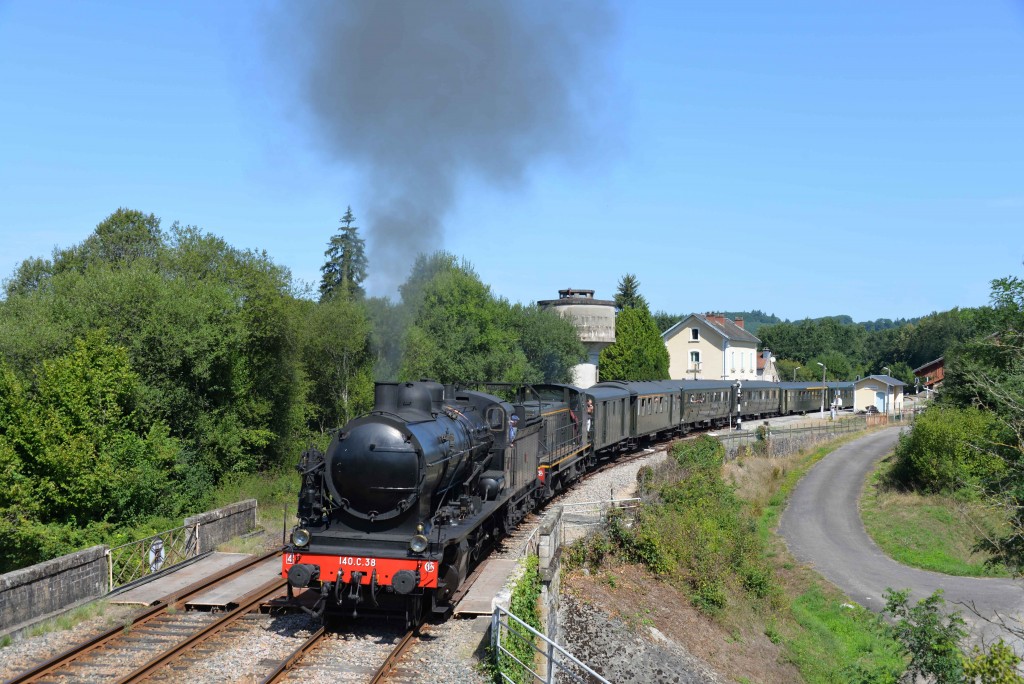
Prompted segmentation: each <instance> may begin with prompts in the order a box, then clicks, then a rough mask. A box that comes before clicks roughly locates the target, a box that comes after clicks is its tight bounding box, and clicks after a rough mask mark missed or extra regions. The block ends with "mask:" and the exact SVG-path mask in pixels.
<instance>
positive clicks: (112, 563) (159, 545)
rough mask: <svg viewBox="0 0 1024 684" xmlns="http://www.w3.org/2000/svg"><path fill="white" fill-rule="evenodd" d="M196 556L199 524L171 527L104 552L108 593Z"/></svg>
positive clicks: (197, 552)
mask: <svg viewBox="0 0 1024 684" xmlns="http://www.w3.org/2000/svg"><path fill="white" fill-rule="evenodd" d="M198 555H199V524H198V523H197V524H195V525H186V526H184V527H175V528H174V529H172V530H167V531H165V532H160V533H158V534H155V535H153V536H152V537H146V538H145V539H139V540H138V541H133V542H129V543H127V544H122V545H121V546H115V547H113V548H112V549H110V550H109V551H107V577H108V580H109V588H108V589H109V591H113V590H114V589H116V588H117V587H121V586H124V585H125V584H128V583H129V582H134V581H135V580H137V579H140V578H142V577H145V576H146V575H152V574H155V573H157V572H160V570H161V569H163V568H165V567H170V566H172V565H176V564H177V563H181V562H182V561H186V560H188V559H189V558H194V557H196V556H198Z"/></svg>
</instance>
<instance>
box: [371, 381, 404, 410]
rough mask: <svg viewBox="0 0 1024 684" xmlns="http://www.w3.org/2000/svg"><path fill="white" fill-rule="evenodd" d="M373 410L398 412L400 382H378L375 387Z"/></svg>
mask: <svg viewBox="0 0 1024 684" xmlns="http://www.w3.org/2000/svg"><path fill="white" fill-rule="evenodd" d="M373 410H374V411H384V412H385V413H398V383H397V382H378V383H377V384H376V385H374V387H373Z"/></svg>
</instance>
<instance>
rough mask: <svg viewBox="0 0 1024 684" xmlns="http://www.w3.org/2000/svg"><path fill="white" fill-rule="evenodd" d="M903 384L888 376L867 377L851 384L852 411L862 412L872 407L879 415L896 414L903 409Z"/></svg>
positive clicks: (904, 384)
mask: <svg viewBox="0 0 1024 684" xmlns="http://www.w3.org/2000/svg"><path fill="white" fill-rule="evenodd" d="M905 386H906V383H905V382H902V381H900V380H897V379H896V378H893V377H890V376H888V375H869V376H867V377H866V378H861V379H860V380H857V381H856V382H855V383H853V409H854V410H855V411H863V410H865V409H867V407H869V406H874V407H875V408H876V409H878V412H879V413H889V414H891V413H898V412H899V411H901V410H902V409H903V388H904V387H905Z"/></svg>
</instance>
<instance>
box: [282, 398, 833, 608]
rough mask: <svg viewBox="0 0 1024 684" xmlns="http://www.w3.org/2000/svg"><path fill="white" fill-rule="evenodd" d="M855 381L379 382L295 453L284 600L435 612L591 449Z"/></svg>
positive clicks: (618, 447) (736, 416) (787, 404)
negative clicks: (360, 403)
mask: <svg viewBox="0 0 1024 684" xmlns="http://www.w3.org/2000/svg"><path fill="white" fill-rule="evenodd" d="M852 392H853V385H852V383H828V385H821V384H820V383H818V385H817V386H815V385H814V384H813V383H811V384H808V383H770V382H746V383H743V384H742V386H741V385H740V383H735V382H730V381H713V380H692V381H689V380H682V381H658V382H602V383H598V384H597V385H594V386H593V387H590V388H588V389H586V390H583V389H580V388H578V387H574V386H571V385H557V384H549V385H533V386H526V387H522V388H519V389H518V390H517V391H516V392H515V394H514V396H512V397H511V401H506V400H504V399H502V398H499V397H498V396H495V395H492V394H488V393H486V392H480V391H471V390H462V389H457V388H455V387H453V386H446V385H441V384H439V383H436V382H407V383H378V384H377V385H376V388H375V396H374V408H373V410H372V411H371V412H370V413H369V414H367V415H366V416H363V417H361V418H358V419H356V420H353V421H351V422H350V423H348V424H347V425H346V426H345V427H344V428H343V429H342V430H340V431H339V432H338V433H336V434H335V435H334V437H333V438H332V440H331V443H330V445H329V446H328V447H327V450H326V452H323V453H322V452H320V451H318V450H316V449H310V450H308V451H306V452H305V453H303V455H302V457H301V460H300V463H299V466H298V468H299V471H300V473H301V475H302V487H301V491H300V493H299V505H298V518H299V523H298V525H296V527H295V528H294V529H293V530H292V535H291V543H290V544H289V545H288V546H287V547H286V549H285V553H284V556H283V566H282V576H284V577H286V578H287V580H288V593H289V598H291V599H294V598H295V595H294V590H295V589H306V590H312V591H314V592H318V595H317V594H314V595H316V596H317V597H316V600H315V602H314V605H313V606H312V607H309V606H306V610H308V611H309V612H311V613H313V614H314V615H317V616H322V615H324V614H325V613H328V614H330V615H332V616H333V615H352V616H355V615H359V614H361V613H365V612H383V613H387V614H396V613H397V614H403V613H404V616H405V619H406V622H407V623H409V624H413V625H416V624H419V623H420V622H421V621H422V620H423V619H424V617H425V616H426V615H427V614H431V613H434V614H443V613H446V612H448V611H449V610H450V609H451V607H452V599H453V596H454V595H455V592H456V591H457V590H458V588H459V587H460V586H461V585H463V583H464V582H465V580H466V577H467V575H468V574H469V572H470V571H471V570H472V568H473V566H474V565H475V564H476V563H477V561H478V560H479V559H480V558H481V556H482V555H483V553H484V552H485V549H486V548H487V545H488V544H490V543H492V542H493V541H495V540H496V539H499V538H500V537H502V536H503V535H506V534H508V533H509V532H511V530H512V529H514V528H515V527H516V525H517V524H518V523H519V521H520V520H522V519H523V517H525V516H526V514H527V513H529V512H530V511H531V510H533V509H534V508H536V507H538V506H540V505H543V503H544V502H546V501H547V500H549V499H550V498H551V497H553V496H554V495H555V494H557V493H558V492H560V491H561V490H562V489H564V488H565V487H568V486H569V485H571V484H572V483H573V482H574V481H575V480H577V479H578V478H579V477H581V476H582V475H583V474H584V473H585V472H586V471H587V470H588V469H590V468H592V467H594V466H595V465H596V464H597V463H598V461H599V460H601V459H606V458H610V457H613V456H614V455H615V454H616V453H619V452H621V451H623V450H626V449H630V448H633V447H635V446H638V445H639V444H640V443H641V442H642V441H644V440H649V439H656V438H662V437H669V436H672V435H681V434H685V433H686V432H688V431H690V430H692V429H694V428H697V427H716V426H721V425H725V424H726V423H729V424H732V423H733V422H739V421H740V420H743V419H749V418H756V417H761V416H767V415H777V414H780V413H792V412H797V411H805V410H808V409H809V408H810V409H813V408H814V407H816V406H817V404H816V403H814V402H816V401H818V400H822V397H823V395H829V396H831V397H842V398H843V399H845V400H846V405H847V406H850V405H852Z"/></svg>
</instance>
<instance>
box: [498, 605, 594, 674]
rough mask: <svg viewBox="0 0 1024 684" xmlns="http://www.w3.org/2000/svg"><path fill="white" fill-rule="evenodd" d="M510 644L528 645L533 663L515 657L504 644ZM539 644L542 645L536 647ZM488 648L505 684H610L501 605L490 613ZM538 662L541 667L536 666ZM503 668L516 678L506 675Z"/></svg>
mask: <svg viewBox="0 0 1024 684" xmlns="http://www.w3.org/2000/svg"><path fill="white" fill-rule="evenodd" d="M511 641H518V642H520V643H528V644H530V646H531V647H532V649H533V652H534V662H532V663H524V662H523V661H521V660H520V659H519V658H517V657H516V656H515V654H514V653H512V651H511V650H509V648H508V647H507V645H506V644H508V643H510V642H511ZM538 642H539V643H541V644H542V645H543V646H542V647H539V646H537V643H538ZM491 646H492V648H493V650H494V657H495V658H496V659H497V660H498V663H499V668H498V670H499V675H500V677H501V680H502V681H505V682H513V683H514V684H522V683H523V682H542V683H543V684H553V682H555V681H556V676H557V677H558V679H557V681H560V682H561V681H573V682H579V683H580V684H591V683H594V684H611V683H610V682H609V681H608V680H607V679H605V678H604V677H602V676H601V675H599V674H598V673H597V672H595V671H594V670H592V669H591V668H590V667H589V666H588V665H586V664H585V663H583V662H582V661H580V660H579V659H577V658H576V657H575V656H574V655H572V654H571V653H569V652H568V651H566V650H565V649H564V648H562V647H561V646H559V645H558V644H556V643H555V642H554V641H552V640H551V639H549V638H548V637H546V636H545V635H544V634H541V633H540V632H538V631H537V630H535V629H534V628H533V627H531V626H530V625H528V624H526V623H525V622H523V621H522V620H520V619H519V618H518V617H516V616H515V615H514V614H513V613H511V612H510V611H508V610H506V609H505V608H503V607H501V606H496V607H495V608H494V613H492V614H491ZM538 660H539V661H540V666H538V664H537V661H538ZM502 665H504V667H502ZM534 668H537V669H539V670H542V671H543V673H541V672H538V671H537V670H535V669H534ZM506 669H507V670H509V671H511V672H514V673H515V674H516V675H518V676H515V677H513V676H509V674H506ZM559 675H561V676H559Z"/></svg>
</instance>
